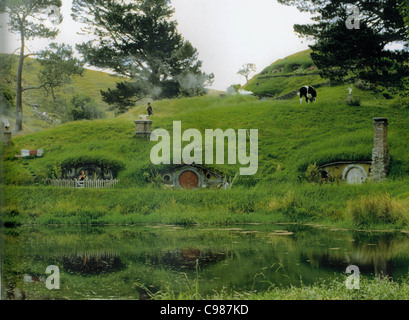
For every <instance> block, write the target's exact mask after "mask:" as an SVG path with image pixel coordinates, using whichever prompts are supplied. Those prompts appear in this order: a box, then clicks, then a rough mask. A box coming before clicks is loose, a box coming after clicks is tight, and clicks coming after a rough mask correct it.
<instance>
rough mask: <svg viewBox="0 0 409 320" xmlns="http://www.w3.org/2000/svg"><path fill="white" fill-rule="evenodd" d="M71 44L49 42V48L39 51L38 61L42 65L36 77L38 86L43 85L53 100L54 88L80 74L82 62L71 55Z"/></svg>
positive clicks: (82, 70) (82, 69)
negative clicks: (38, 82)
mask: <svg viewBox="0 0 409 320" xmlns="http://www.w3.org/2000/svg"><path fill="white" fill-rule="evenodd" d="M73 54H74V53H73V51H72V48H71V46H69V45H65V44H56V43H51V44H50V46H49V49H47V50H43V51H41V52H40V53H39V61H40V64H41V65H42V67H43V68H42V70H41V71H40V73H39V75H38V78H39V80H40V83H42V84H41V85H40V86H38V87H37V88H39V87H43V88H44V89H45V90H46V91H47V93H50V94H51V96H52V98H53V101H54V102H55V101H56V96H55V88H57V87H62V86H64V85H65V84H68V83H69V82H70V81H71V77H73V76H75V75H79V76H80V75H82V74H83V72H84V68H83V67H82V66H83V63H82V62H80V61H79V60H78V59H76V58H74V57H73Z"/></svg>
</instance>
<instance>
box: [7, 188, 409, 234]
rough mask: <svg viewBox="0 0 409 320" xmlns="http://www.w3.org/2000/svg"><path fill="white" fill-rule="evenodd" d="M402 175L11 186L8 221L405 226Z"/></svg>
mask: <svg viewBox="0 0 409 320" xmlns="http://www.w3.org/2000/svg"><path fill="white" fill-rule="evenodd" d="M407 199H408V193H407V190H406V187H405V183H404V181H402V180H397V181H388V182H385V183H382V184H376V183H367V184H364V185H360V186H355V185H346V184H339V185H337V184H323V185H320V184H307V183H299V184H292V183H277V184H274V183H270V184H266V183H264V184H259V185H257V186H255V187H252V188H247V187H245V186H239V187H236V188H233V189H231V190H217V189H215V190H197V191H194V192H185V191H181V190H180V191H178V190H164V189H160V188H154V187H145V188H138V187H134V188H116V189H105V190H101V189H66V188H57V187H41V186H36V187H34V186H32V187H21V186H20V187H19V186H15V187H10V186H8V187H7V188H6V191H5V208H4V209H5V217H4V221H5V223H6V225H18V224H97V225H104V224H118V225H120V224H144V223H162V224H180V225H192V224H235V223H275V222H299V223H309V222H313V223H321V224H328V225H336V226H338V227H345V228H375V229H384V228H395V229H396V228H398V229H399V228H403V229H404V228H406V227H407V226H408V225H409V212H408V209H407V208H408V207H409V201H408V200H407Z"/></svg>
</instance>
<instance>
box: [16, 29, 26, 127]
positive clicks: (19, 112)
mask: <svg viewBox="0 0 409 320" xmlns="http://www.w3.org/2000/svg"><path fill="white" fill-rule="evenodd" d="M20 37H21V38H20V43H21V48H20V57H19V60H18V66H17V90H16V91H17V92H16V93H17V97H16V131H21V130H23V88H22V79H23V64H24V58H25V57H24V30H23V29H20Z"/></svg>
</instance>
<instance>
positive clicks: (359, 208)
mask: <svg viewBox="0 0 409 320" xmlns="http://www.w3.org/2000/svg"><path fill="white" fill-rule="evenodd" d="M346 213H347V215H350V216H351V217H352V220H353V222H354V224H355V225H356V226H358V227H368V226H370V225H376V224H400V225H402V226H406V225H408V223H409V201H408V200H403V201H402V200H394V199H392V198H391V195H390V194H388V193H383V194H376V195H368V196H361V198H360V199H357V200H348V202H347V207H346Z"/></svg>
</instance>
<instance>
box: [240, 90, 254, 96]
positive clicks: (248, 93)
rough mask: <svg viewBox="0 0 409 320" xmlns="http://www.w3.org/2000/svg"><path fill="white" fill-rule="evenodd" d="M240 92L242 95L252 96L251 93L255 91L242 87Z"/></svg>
mask: <svg viewBox="0 0 409 320" xmlns="http://www.w3.org/2000/svg"><path fill="white" fill-rule="evenodd" d="M238 93H239V94H240V95H242V96H250V95H252V94H253V92H251V91H246V90H243V89H240V90H239V91H238Z"/></svg>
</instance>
